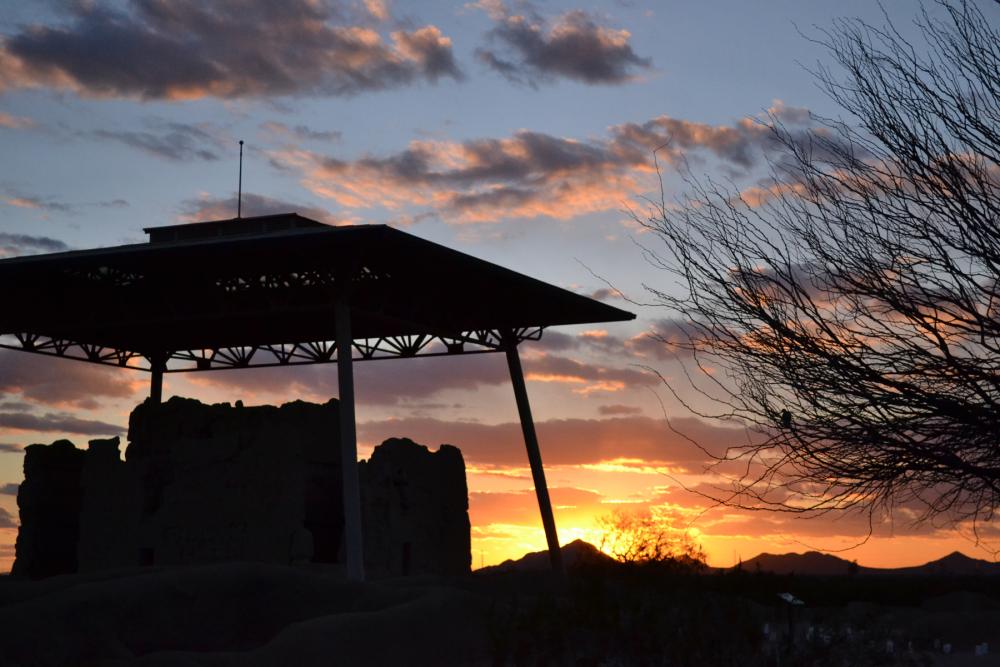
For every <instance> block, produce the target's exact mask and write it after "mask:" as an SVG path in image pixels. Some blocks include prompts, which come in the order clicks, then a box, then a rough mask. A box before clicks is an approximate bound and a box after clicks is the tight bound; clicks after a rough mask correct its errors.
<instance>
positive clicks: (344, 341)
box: [334, 297, 365, 581]
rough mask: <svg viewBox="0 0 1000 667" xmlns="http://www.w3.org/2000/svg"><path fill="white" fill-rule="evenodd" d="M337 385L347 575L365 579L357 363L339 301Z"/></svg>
mask: <svg viewBox="0 0 1000 667" xmlns="http://www.w3.org/2000/svg"><path fill="white" fill-rule="evenodd" d="M334 318H335V319H336V327H337V384H338V386H339V389H340V468H341V474H342V476H343V492H344V553H345V554H346V558H347V578H348V579H350V580H351V581H364V580H365V560H364V536H363V535H362V532H361V485H360V484H359V482H358V434H357V427H356V425H355V421H354V365H353V361H352V357H353V351H352V346H353V342H354V339H353V338H352V336H351V307H350V304H348V302H347V300H346V298H343V297H341V298H340V299H338V300H337V305H336V307H335V310H334Z"/></svg>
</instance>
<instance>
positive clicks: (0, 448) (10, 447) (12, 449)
mask: <svg viewBox="0 0 1000 667" xmlns="http://www.w3.org/2000/svg"><path fill="white" fill-rule="evenodd" d="M23 451H24V450H23V449H21V447H20V446H19V445H15V444H14V443H12V442H0V452H7V453H9V454H20V453H21V452H23Z"/></svg>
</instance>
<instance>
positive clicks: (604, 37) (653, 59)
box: [0, 0, 1000, 570]
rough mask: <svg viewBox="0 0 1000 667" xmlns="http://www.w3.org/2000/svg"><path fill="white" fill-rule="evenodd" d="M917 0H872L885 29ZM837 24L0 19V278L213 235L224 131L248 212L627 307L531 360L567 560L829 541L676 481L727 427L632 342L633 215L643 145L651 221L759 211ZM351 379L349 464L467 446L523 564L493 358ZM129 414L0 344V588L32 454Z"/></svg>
mask: <svg viewBox="0 0 1000 667" xmlns="http://www.w3.org/2000/svg"><path fill="white" fill-rule="evenodd" d="M979 4H980V6H981V8H982V10H983V12H985V13H986V15H987V16H989V17H992V18H994V19H1000V5H996V4H995V3H986V2H981V3H979ZM915 8H916V3H912V2H909V1H902V0H889V1H888V2H885V3H884V10H885V11H886V12H887V13H888V15H889V17H890V18H891V19H892V20H893V22H894V23H896V24H897V26H898V27H899V28H900V29H901V31H902V32H903V33H904V34H915V31H914V30H913V26H912V19H913V11H914V10H915ZM931 11H932V13H933V11H934V9H933V8H931ZM838 17H861V18H864V19H866V20H868V21H871V22H873V23H878V24H881V23H882V22H884V20H885V17H884V16H883V15H882V13H881V10H880V9H879V7H878V5H877V4H876V3H872V2H870V1H869V0H845V1H843V2H837V3H831V2H820V1H818V0H780V1H779V0H772V1H770V2H766V3H764V2H753V3H751V2H745V1H744V2H737V1H736V0H725V1H722V0H720V1H718V2H711V3H698V2H667V1H663V2H642V1H640V0H617V1H607V2H588V3H584V4H572V3H566V2H516V1H512V2H502V1H500V0H481V1H480V2H470V3H462V2H443V1H433V2H402V1H398V2H390V1H389V0H364V1H362V0H356V1H353V0H343V1H342V2H337V1H336V0H283V1H282V2H280V3H278V2H273V1H272V0H220V1H218V2H213V3H206V2H202V1H201V0H114V1H112V0H108V1H102V0H44V1H39V2H31V3H28V2H23V3H5V4H4V6H3V8H2V9H0V154H2V155H3V159H2V160H0V257H9V256H14V255H20V254H27V253H38V252H53V251H59V250H66V249H80V248H90V247H96V246H111V245H119V244H124V243H137V242H144V241H145V235H144V234H143V232H142V228H143V227H149V226H156V225H167V224H175V223H178V222H194V221H200V220H208V219H220V218H229V217H233V216H234V215H235V213H236V182H237V154H238V146H237V141H238V140H240V139H243V140H244V141H245V142H246V147H245V149H246V150H245V162H244V169H243V174H244V181H243V183H244V186H243V189H244V196H243V213H244V215H256V214H266V213H277V212H289V211H297V212H298V213H300V214H301V215H305V216H308V217H313V218H315V219H318V220H321V221H323V222H327V223H330V224H366V223H385V224H389V225H392V226H395V227H398V228H400V229H403V230H405V231H407V232H409V233H412V234H415V235H417V236H419V237H422V238H426V239H429V240H432V241H435V242H438V243H441V244H444V245H446V246H449V247H453V248H456V249H458V250H461V251H463V252H467V253H469V254H472V255H474V256H476V257H480V258H483V259H486V260H489V261H492V262H495V263H498V264H501V265H503V266H507V267H509V268H512V269H515V270H517V271H520V272H523V273H526V274H528V275H531V276H534V277H537V278H540V279H542V280H545V281H548V282H551V283H554V284H556V285H560V286H562V287H565V288H568V289H571V290H574V291H577V292H579V293H581V294H586V295H592V296H594V297H595V298H599V299H603V300H606V301H607V302H608V303H610V304H612V305H615V306H618V307H620V308H624V309H626V310H629V311H632V312H635V313H636V314H637V315H638V318H637V319H636V320H635V321H633V322H628V323H622V324H615V325H610V326H604V327H599V328H598V327H578V328H562V329H557V330H550V331H547V332H546V334H545V336H544V337H543V339H542V340H541V341H540V342H539V343H532V344H527V345H525V346H524V347H523V348H522V359H523V360H524V366H525V372H526V373H527V379H528V391H529V393H530V397H531V401H532V407H533V411H534V414H535V419H536V422H537V425H538V432H539V439H540V444H541V450H542V457H543V460H544V462H545V464H546V471H547V475H548V482H549V487H550V489H551V493H552V497H553V503H554V506H555V513H556V522H557V526H558V529H559V536H560V541H561V542H563V543H566V542H569V541H571V540H573V539H576V538H584V539H587V540H588V541H591V542H595V543H596V542H599V540H600V531H599V529H598V526H597V520H598V518H599V517H601V516H604V515H607V514H609V513H610V512H611V511H612V510H613V509H614V508H619V507H626V508H629V509H633V510H648V511H651V512H653V513H654V514H656V515H658V516H661V517H663V518H664V520H670V521H672V522H673V525H675V526H678V527H688V528H690V529H691V530H692V531H694V533H695V534H696V535H697V536H698V537H699V539H700V540H701V542H702V544H703V546H704V548H705V551H706V553H707V554H708V558H709V563H710V564H712V565H717V566H725V565H731V564H733V563H735V562H736V561H737V560H738V559H739V558H743V559H747V558H750V557H752V556H754V555H756V554H757V553H759V552H761V551H770V552H787V551H803V550H806V549H810V548H815V549H820V550H835V549H843V548H845V547H848V546H851V545H855V544H858V543H859V542H860V541H862V540H863V538H864V537H865V535H867V533H868V522H867V518H866V517H859V516H827V517H822V518H814V519H810V520H802V519H796V518H793V517H789V516H787V515H776V514H767V513H762V512H746V511H739V510H734V509H727V508H718V507H716V508H712V507H710V503H708V502H707V501H706V500H705V499H704V498H703V497H702V496H700V495H698V494H697V493H694V492H692V491H690V490H685V488H687V489H697V488H703V489H704V488H709V487H710V485H713V484H715V485H718V484H720V483H724V481H723V480H720V478H718V477H716V476H714V475H713V474H709V473H707V472H706V471H705V466H706V464H707V461H706V457H705V455H704V453H703V452H702V451H700V450H699V449H698V448H697V447H695V446H694V445H692V444H691V442H690V441H689V440H688V439H689V438H690V439H693V440H696V441H697V442H699V443H700V444H702V445H704V446H706V447H708V448H709V449H714V450H716V451H718V450H719V449H720V448H724V447H725V445H726V444H728V443H739V442H740V441H741V440H743V439H745V438H746V437H747V434H746V433H745V432H744V431H743V430H742V429H739V428H735V427H734V425H733V424H719V423H708V422H703V421H699V420H698V419H696V418H694V417H693V416H691V415H690V414H689V413H688V412H686V410H685V409H684V408H683V407H682V406H681V405H680V404H679V403H678V402H677V401H676V400H675V399H674V398H673V397H672V396H671V394H670V392H669V391H668V390H667V389H666V388H665V387H664V386H663V384H662V382H661V379H660V378H659V377H658V376H657V375H655V374H654V373H652V372H650V371H649V370H648V369H649V368H653V369H655V370H656V371H658V372H659V373H660V374H661V375H662V376H663V377H665V378H667V380H668V381H670V382H672V383H673V386H675V387H676V388H677V389H678V390H679V391H681V392H684V391H686V387H687V385H686V383H685V380H684V373H683V369H682V364H683V362H684V360H683V359H680V360H678V359H677V358H676V357H675V356H674V354H673V352H672V351H671V350H670V349H668V348H667V347H666V346H664V345H663V344H662V343H658V342H657V341H655V340H653V339H652V338H650V335H649V334H650V332H654V331H655V332H659V333H660V334H661V335H663V336H666V337H667V338H669V337H670V336H671V335H672V332H676V327H675V325H672V322H673V320H672V319H671V318H672V317H673V316H674V315H673V314H672V313H670V312H668V311H666V310H664V309H662V308H658V307H657V306H656V305H655V304H654V303H653V301H654V299H653V297H652V296H651V295H650V294H649V293H648V292H647V291H646V290H645V288H644V285H649V286H652V287H656V288H658V289H663V290H672V289H677V286H676V285H674V284H673V283H672V279H671V278H670V276H668V275H667V274H666V273H665V272H664V271H663V270H661V269H658V268H657V267H656V266H654V265H653V264H651V263H650V262H648V261H647V259H646V256H645V253H644V248H652V249H655V248H656V247H657V243H658V239H657V238H656V237H655V235H652V234H649V233H646V232H645V231H644V229H643V228H642V227H641V226H640V225H638V224H637V223H636V222H635V220H634V219H633V218H632V213H630V210H631V211H632V212H634V213H635V214H636V215H639V216H640V217H641V216H642V214H643V211H645V210H646V209H647V207H648V203H647V199H646V198H653V199H656V200H658V199H659V197H660V182H661V181H660V179H659V178H658V176H657V171H656V167H655V165H654V161H653V150H654V149H656V148H658V147H661V146H664V145H665V147H663V148H662V149H661V150H660V151H659V152H658V154H657V155H658V161H659V166H660V167H661V168H662V184H663V188H664V194H665V196H666V198H667V199H668V200H671V201H672V200H674V199H676V198H682V197H683V194H684V192H685V187H686V186H685V184H684V179H683V178H682V177H681V172H683V171H684V170H687V172H689V173H690V174H692V175H693V176H696V177H698V178H701V179H709V178H711V179H715V180H717V181H720V182H724V183H727V184H731V185H732V186H733V187H735V188H739V189H742V190H743V191H745V192H747V193H748V194H750V195H753V194H754V193H757V194H758V195H762V194H763V193H764V190H763V188H764V187H765V186H764V184H765V183H766V178H767V176H768V173H769V172H768V161H769V159H772V158H774V157H775V150H776V148H775V145H774V143H773V142H772V141H771V140H770V135H769V132H768V129H767V128H766V126H765V122H767V120H768V118H777V119H778V120H780V121H781V122H782V123H784V124H785V125H786V126H788V127H790V128H800V129H807V128H808V127H810V126H811V125H813V124H814V123H815V120H814V117H815V116H821V117H838V116H839V115H841V112H840V110H839V109H838V108H837V107H836V106H835V105H834V104H833V103H832V102H831V101H830V100H829V99H828V98H827V97H826V96H825V95H824V93H823V92H822V91H821V90H820V89H819V88H818V87H817V85H816V83H815V79H814V77H813V75H812V74H810V69H814V68H815V67H816V66H817V63H818V62H820V63H821V62H824V61H826V60H827V55H826V53H825V51H824V50H823V48H822V47H821V46H819V45H817V44H816V43H815V41H811V39H815V38H817V37H818V36H820V31H821V30H822V29H824V28H829V27H831V25H832V22H833V21H834V19H836V18H838ZM845 120H848V121H849V120H850V119H849V118H848V119H845ZM192 270H196V267H192ZM609 285H610V286H613V287H614V288H616V289H617V290H620V291H621V292H622V293H624V294H625V295H626V296H627V297H628V298H629V300H630V301H632V303H629V302H626V301H624V300H623V299H622V298H620V296H619V295H617V294H616V293H615V292H614V291H613V290H611V289H609ZM0 293H2V292H0ZM0 308H2V303H0ZM0 322H2V321H0ZM672 326H673V327H674V328H672ZM0 333H3V332H2V331H0ZM355 374H356V381H357V385H358V388H357V398H358V412H357V417H358V422H359V443H360V449H361V453H362V455H364V456H367V453H369V452H370V451H371V448H372V447H373V446H374V445H375V444H377V443H379V442H381V441H382V440H384V439H385V438H388V437H392V436H406V437H410V438H412V439H414V440H416V441H417V442H420V443H422V444H426V445H429V446H432V447H437V445H439V444H441V443H450V444H454V445H457V446H458V447H460V448H461V449H462V452H463V454H464V456H465V461H466V466H467V471H468V481H469V491H470V499H469V500H470V513H471V518H472V526H473V527H472V546H473V564H474V567H479V566H480V564H486V565H488V564H491V563H497V562H500V561H502V560H504V559H506V558H510V557H518V556H520V555H522V554H523V553H525V552H526V551H534V550H539V549H542V548H544V545H545V538H544V535H543V533H542V529H541V524H540V521H539V517H538V509H537V505H536V503H535V499H534V492H533V488H532V484H531V476H530V472H529V471H528V468H527V460H526V457H525V454H524V447H523V443H522V440H521V435H520V430H519V426H518V425H517V422H516V419H517V413H516V408H515V404H514V398H513V393H512V390H511V387H510V383H509V378H508V376H507V368H506V364H505V361H504V358H503V356H502V355H474V356H468V357H460V358H441V359H435V358H431V359H413V360H401V361H395V362H385V361H382V362H370V363H364V364H359V365H357V366H356V368H355ZM147 393H148V376H147V375H145V374H142V373H137V372H131V371H123V370H118V369H110V368H104V367H99V366H94V365H89V364H85V363H80V362H73V361H65V360H54V359H48V358H44V357H40V356H35V355H28V354H23V353H15V352H0V570H6V569H9V566H10V563H11V562H12V560H13V552H14V540H15V536H16V525H17V523H16V522H17V506H16V491H17V485H18V484H19V483H20V481H21V479H22V472H21V465H22V458H23V457H22V454H21V449H22V448H23V447H24V446H25V445H27V444H31V443H37V442H45V443H47V442H52V441H53V440H56V439H59V438H64V437H65V438H69V439H70V440H72V441H74V442H75V443H76V444H77V445H78V446H86V441H87V440H88V439H90V438H95V437H102V436H107V435H122V436H124V430H125V427H126V426H127V423H128V415H129V412H130V411H131V409H132V408H133V407H134V405H135V404H137V403H138V402H140V401H142V400H143V399H144V397H145V395H146V394H147ZM164 395H165V396H170V395H182V396H191V397H195V398H198V399H200V400H203V401H210V402H221V401H230V402H232V401H236V400H243V401H244V402H245V403H249V404H257V403H282V402H286V401H291V400H295V399H299V398H302V399H306V400H314V401H326V400H327V399H328V398H330V397H331V396H335V395H336V369H335V368H334V367H333V366H309V367H300V368H296V369H266V370H241V371H232V372H224V373H210V374H200V375H199V374H193V375H168V376H167V378H166V381H165V387H164ZM665 415H666V416H668V417H669V419H670V423H669V424H668V422H667V420H666V419H664V416H665ZM123 449H124V447H123ZM987 546H990V545H987ZM992 546H994V547H996V545H992ZM956 549H957V550H961V551H964V552H966V553H967V554H970V555H974V556H978V557H984V556H985V555H986V554H987V551H986V549H984V548H983V547H982V546H977V545H976V544H974V542H972V541H971V539H970V535H969V530H968V528H967V527H960V528H959V529H957V530H956V529H953V528H950V527H936V526H920V527H915V526H914V525H913V524H912V521H911V517H910V516H908V515H907V514H906V513H905V512H900V513H898V514H897V515H896V516H893V517H890V518H889V519H888V520H886V521H884V522H882V523H880V524H877V525H875V526H874V535H873V537H872V538H871V539H869V540H868V541H867V542H866V543H865V544H863V545H861V546H859V547H857V548H856V549H853V550H851V551H848V552H846V554H842V555H844V556H845V557H847V558H857V559H858V560H859V561H860V562H861V563H863V564H866V565H870V566H896V565H909V564H916V563H920V562H924V561H927V560H930V559H933V558H937V557H940V556H943V555H945V554H947V553H949V552H951V551H954V550H956Z"/></svg>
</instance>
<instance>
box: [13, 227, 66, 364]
mask: <svg viewBox="0 0 1000 667" xmlns="http://www.w3.org/2000/svg"><path fill="white" fill-rule="evenodd" d="M64 250H69V246H68V245H66V244H65V243H63V242H62V241H60V240H58V239H53V238H49V237H48V236H29V235H27V234H9V233H7V232H0V257H14V256H17V255H33V254H35V253H45V252H62V251H64ZM0 382H2V380H0Z"/></svg>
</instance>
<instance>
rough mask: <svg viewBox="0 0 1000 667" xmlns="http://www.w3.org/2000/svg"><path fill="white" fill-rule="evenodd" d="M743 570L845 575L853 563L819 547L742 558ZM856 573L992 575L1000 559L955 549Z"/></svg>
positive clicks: (999, 571)
mask: <svg viewBox="0 0 1000 667" xmlns="http://www.w3.org/2000/svg"><path fill="white" fill-rule="evenodd" d="M741 567H742V568H743V570H744V571H746V572H756V571H760V572H771V573H774V574H805V575H814V576H837V575H842V574H843V575H846V574H849V573H850V572H851V570H852V569H853V568H854V567H855V566H854V564H853V563H852V562H851V561H849V560H845V559H843V558H839V557H837V556H832V555H830V554H824V553H820V552H818V551H807V552H806V553H804V554H798V553H790V554H768V553H763V554H760V555H759V556H754V557H753V558H751V559H750V560H746V561H743V564H742V566H741ZM856 573H857V574H863V575H911V576H913V575H953V576H954V575H957V576H969V575H993V574H1000V563H994V562H990V561H987V560H980V559H978V558H970V557H969V556H966V555H965V554H963V553H960V552H958V551H955V552H953V553H950V554H948V555H947V556H945V557H943V558H939V559H938V560H934V561H931V562H929V563H925V564H923V565H915V566H912V567H896V568H880V567H864V566H862V565H859V566H857V570H856Z"/></svg>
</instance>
